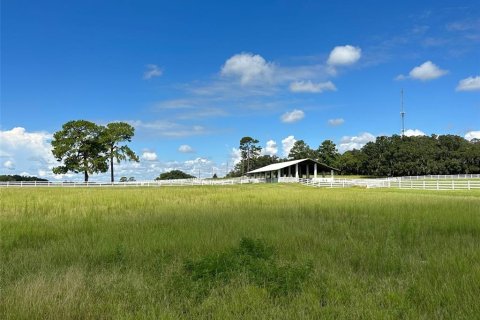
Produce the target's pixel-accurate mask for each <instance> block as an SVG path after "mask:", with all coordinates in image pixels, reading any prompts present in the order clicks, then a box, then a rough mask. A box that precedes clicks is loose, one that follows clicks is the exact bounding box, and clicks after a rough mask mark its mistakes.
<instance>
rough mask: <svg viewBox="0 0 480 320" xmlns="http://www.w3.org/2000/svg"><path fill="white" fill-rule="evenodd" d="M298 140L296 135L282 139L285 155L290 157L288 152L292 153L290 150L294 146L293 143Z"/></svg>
mask: <svg viewBox="0 0 480 320" xmlns="http://www.w3.org/2000/svg"><path fill="white" fill-rule="evenodd" d="M296 141H297V139H295V137H294V136H288V137H286V138H285V139H283V140H282V151H283V156H284V157H288V154H289V153H290V150H291V149H292V148H293V145H294V144H295V142H296Z"/></svg>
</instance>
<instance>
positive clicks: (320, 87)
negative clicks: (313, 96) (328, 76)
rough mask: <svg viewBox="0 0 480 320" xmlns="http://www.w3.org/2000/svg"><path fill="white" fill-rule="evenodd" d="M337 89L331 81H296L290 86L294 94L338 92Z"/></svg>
mask: <svg viewBox="0 0 480 320" xmlns="http://www.w3.org/2000/svg"><path fill="white" fill-rule="evenodd" d="M336 90H337V88H336V87H335V85H334V84H333V82H331V81H326V82H318V83H314V82H312V81H310V80H308V81H294V82H292V83H291V84H290V91H292V92H307V93H322V92H324V91H336Z"/></svg>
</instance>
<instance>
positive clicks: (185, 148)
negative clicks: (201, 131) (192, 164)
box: [178, 144, 195, 153]
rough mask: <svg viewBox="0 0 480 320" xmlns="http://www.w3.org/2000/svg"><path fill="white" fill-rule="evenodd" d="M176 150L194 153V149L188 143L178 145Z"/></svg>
mask: <svg viewBox="0 0 480 320" xmlns="http://www.w3.org/2000/svg"><path fill="white" fill-rule="evenodd" d="M178 151H179V152H181V153H194V152H195V150H193V148H192V147H191V146H189V145H188V144H182V145H181V146H180V147H178Z"/></svg>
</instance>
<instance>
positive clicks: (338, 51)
mask: <svg viewBox="0 0 480 320" xmlns="http://www.w3.org/2000/svg"><path fill="white" fill-rule="evenodd" d="M361 56H362V49H360V48H359V47H354V46H351V45H346V46H337V47H335V48H333V50H332V51H331V52H330V56H329V57H328V60H327V63H328V64H329V65H331V66H347V65H351V64H354V63H355V62H357V61H358V60H359V59H360V57H361Z"/></svg>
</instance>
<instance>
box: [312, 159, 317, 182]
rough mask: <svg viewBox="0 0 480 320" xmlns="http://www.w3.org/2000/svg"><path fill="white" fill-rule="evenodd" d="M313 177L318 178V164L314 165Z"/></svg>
mask: <svg viewBox="0 0 480 320" xmlns="http://www.w3.org/2000/svg"><path fill="white" fill-rule="evenodd" d="M313 177H314V178H315V179H316V178H317V163H316V162H315V163H314V164H313Z"/></svg>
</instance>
